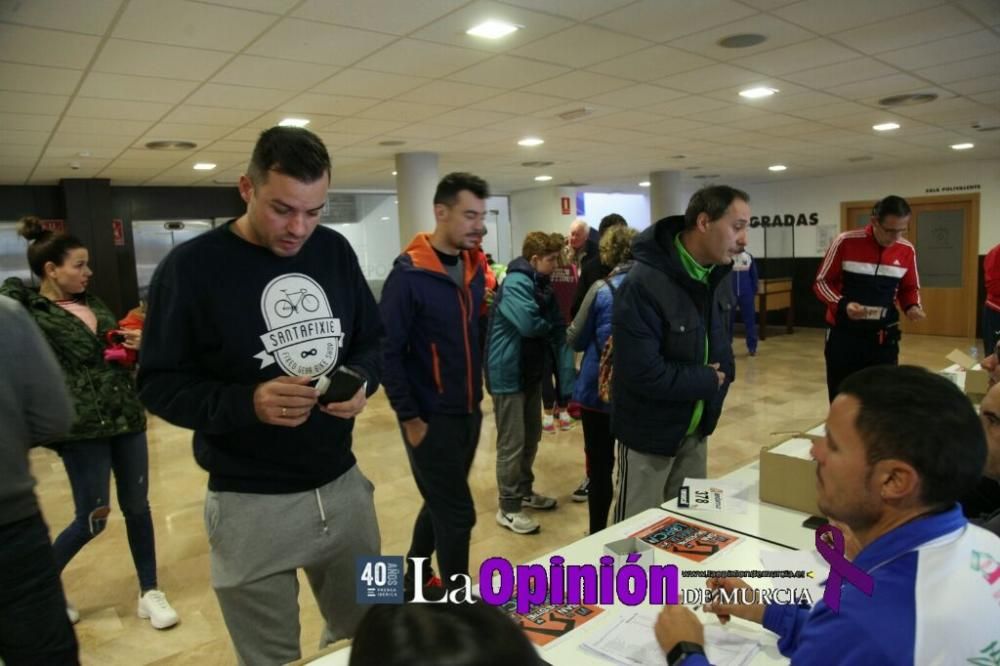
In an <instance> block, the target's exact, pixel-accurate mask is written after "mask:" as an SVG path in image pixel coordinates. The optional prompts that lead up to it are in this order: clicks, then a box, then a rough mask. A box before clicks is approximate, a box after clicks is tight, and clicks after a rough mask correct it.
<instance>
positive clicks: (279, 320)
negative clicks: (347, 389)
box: [254, 273, 344, 377]
mask: <svg viewBox="0 0 1000 666" xmlns="http://www.w3.org/2000/svg"><path fill="white" fill-rule="evenodd" d="M260 309H261V314H262V315H263V316H264V323H265V324H266V325H267V329H268V330H267V333H265V334H263V335H261V336H260V341H261V342H262V343H263V344H264V351H262V352H260V353H258V354H255V355H254V358H257V359H260V362H261V365H260V367H261V368H266V367H268V366H269V365H273V364H274V363H277V364H278V365H279V366H281V369H282V370H284V371H285V373H286V374H289V375H298V376H309V377H318V376H320V375H323V374H326V373H327V372H328V371H330V370H331V369H332V368H333V367H334V366H335V365H336V364H337V356H338V354H339V353H340V348H341V347H343V345H344V333H343V331H342V330H341V327H340V319H339V318H337V317H334V316H333V310H332V309H331V308H330V302H329V300H327V297H326V292H325V291H323V288H322V287H320V286H319V284H318V283H317V282H316V281H315V280H313V279H312V278H311V277H309V276H308V275H303V274H302V273H287V274H285V275H280V276H278V277H276V278H274V279H273V280H271V281H270V282H269V283H268V284H267V286H266V287H264V293H263V294H262V295H261V299H260Z"/></svg>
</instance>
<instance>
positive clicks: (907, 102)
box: [878, 93, 938, 106]
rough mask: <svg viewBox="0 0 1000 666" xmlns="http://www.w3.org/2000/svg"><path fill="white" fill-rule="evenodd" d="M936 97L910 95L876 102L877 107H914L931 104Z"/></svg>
mask: <svg viewBox="0 0 1000 666" xmlns="http://www.w3.org/2000/svg"><path fill="white" fill-rule="evenodd" d="M937 98H938V96H937V95H936V94H935V93H911V94H909V95H892V96H891V97H883V98H882V99H880V100H879V101H878V105H879V106H915V105H917V104H927V103H928V102H933V101H934V100H936V99H937Z"/></svg>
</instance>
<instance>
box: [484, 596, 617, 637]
mask: <svg viewBox="0 0 1000 666" xmlns="http://www.w3.org/2000/svg"><path fill="white" fill-rule="evenodd" d="M500 610H502V611H503V612H504V614H506V615H507V617H509V618H510V619H511V620H513V621H514V624H516V625H517V626H519V627H521V629H522V630H523V631H524V633H525V634H527V635H528V638H529V639H530V640H531V642H532V643H534V644H535V645H538V646H539V647H541V646H545V645H548V644H549V643H551V642H552V641H554V640H556V639H557V638H560V637H562V636H565V635H566V634H568V633H569V632H571V631H573V630H574V629H576V628H577V627H579V626H581V625H583V624H586V623H587V622H590V621H591V620H593V619H594V618H595V617H597V616H598V615H600V614H601V613H603V612H604V609H603V608H600V607H599V606H590V605H586V604H579V605H576V604H569V605H561V606H557V605H555V604H551V603H548V602H546V603H544V604H540V605H538V606H532V607H531V610H530V611H528V612H527V613H518V612H517V596H516V595H515V596H512V597H511V598H510V601H508V602H507V603H505V604H503V605H502V606H500Z"/></svg>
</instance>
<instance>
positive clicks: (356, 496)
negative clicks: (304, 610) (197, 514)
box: [205, 465, 381, 666]
mask: <svg viewBox="0 0 1000 666" xmlns="http://www.w3.org/2000/svg"><path fill="white" fill-rule="evenodd" d="M374 489H375V488H374V486H373V485H372V483H371V481H369V480H368V479H367V478H365V476H364V474H362V473H361V470H360V469H358V466H357V465H355V466H354V467H352V468H351V469H349V470H348V471H347V472H345V473H344V474H342V475H341V476H340V477H338V478H337V479H334V480H333V481H331V482H330V483H328V484H326V485H325V486H322V487H320V488H317V489H316V490H310V491H307V492H301V493H290V494H283V495H262V494H256V493H233V492H214V491H211V490H210V491H208V495H207V496H206V498H205V526H206V528H207V530H208V542H209V546H210V548H211V552H210V562H211V571H212V587H213V588H214V589H215V594H216V596H217V597H218V599H219V606H220V607H221V608H222V616H223V618H224V619H225V621H226V628H227V629H228V630H229V636H230V638H231V639H232V641H233V646H234V647H235V649H236V656H237V658H238V660H239V663H240V664H246V665H253V666H256V665H258V664H259V665H261V666H265V665H266V666H274V664H285V663H288V662H290V661H295V660H296V659H298V658H299V657H300V656H301V655H300V650H299V601H298V598H299V582H298V578H297V577H296V570H297V569H304V570H305V573H306V577H307V578H308V580H309V586H310V587H311V588H312V591H313V595H314V596H315V597H316V602H317V603H318V604H319V609H320V612H321V613H322V614H323V618H324V619H325V620H326V627H325V629H324V631H323V636H322V639H321V641H320V646H319V647H321V648H322V647H324V646H326V645H327V644H329V643H332V642H334V641H337V640H340V639H341V638H347V637H349V636H352V635H353V633H354V629H355V627H356V626H357V624H358V622H359V621H360V620H361V616H362V615H363V614H364V611H365V610H366V608H367V607H366V606H358V605H357V604H356V603H355V583H354V566H355V565H354V561H355V558H356V557H358V556H359V555H378V554H379V553H380V549H381V539H380V536H379V530H378V521H377V519H376V517H375V503H374V499H373V492H374Z"/></svg>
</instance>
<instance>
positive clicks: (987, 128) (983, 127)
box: [972, 123, 1000, 132]
mask: <svg viewBox="0 0 1000 666" xmlns="http://www.w3.org/2000/svg"><path fill="white" fill-rule="evenodd" d="M972 129H974V130H976V131H977V132H996V131H997V130H1000V125H989V124H987V123H972Z"/></svg>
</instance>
